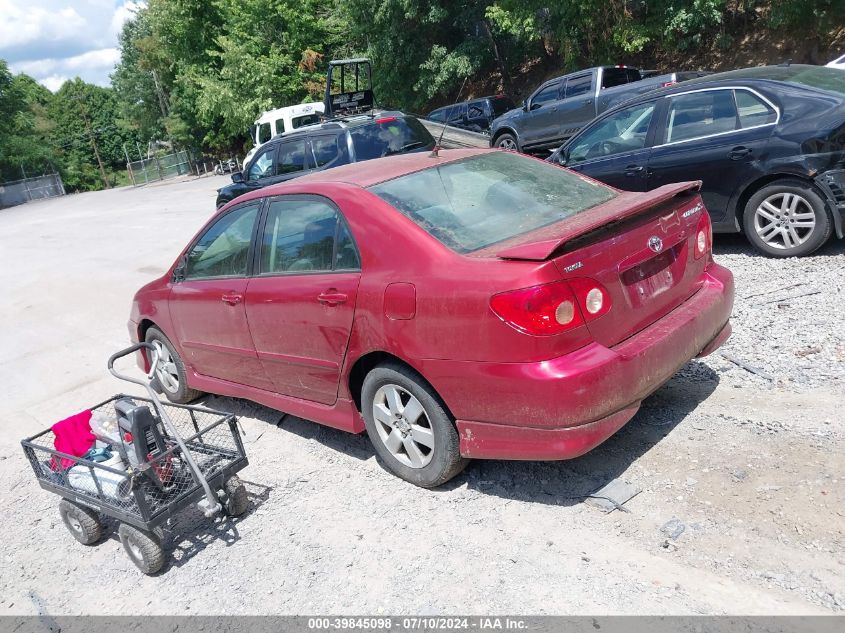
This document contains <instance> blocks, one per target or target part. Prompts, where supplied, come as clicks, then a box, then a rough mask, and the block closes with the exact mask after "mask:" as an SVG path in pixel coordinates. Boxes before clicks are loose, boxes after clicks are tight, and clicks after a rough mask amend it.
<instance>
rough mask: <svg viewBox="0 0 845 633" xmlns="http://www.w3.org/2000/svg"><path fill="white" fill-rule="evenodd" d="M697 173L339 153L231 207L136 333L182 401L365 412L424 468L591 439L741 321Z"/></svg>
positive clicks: (135, 314)
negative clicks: (734, 314) (658, 177)
mask: <svg viewBox="0 0 845 633" xmlns="http://www.w3.org/2000/svg"><path fill="white" fill-rule="evenodd" d="M698 188H699V183H680V184H675V185H667V186H665V187H662V188H660V189H656V190H654V191H650V192H648V193H625V192H621V191H618V190H615V189H612V188H610V187H607V186H605V185H603V184H601V183H599V182H596V181H594V180H591V179H589V178H586V177H583V176H581V175H578V174H575V173H573V172H570V171H568V170H566V169H563V168H561V167H558V166H555V165H552V164H549V163H544V162H542V161H540V160H537V159H534V158H529V157H526V156H522V155H519V154H515V153H511V152H504V151H497V150H451V151H442V152H440V155H439V156H436V155H433V154H431V155H430V154H409V155H405V156H396V157H391V158H385V159H380V160H373V161H369V162H365V163H356V164H353V165H348V166H344V167H338V168H336V169H332V170H329V171H326V172H321V173H319V174H315V175H313V176H306V177H304V178H300V179H298V180H295V181H293V182H290V183H286V184H283V185H278V186H275V187H269V188H267V189H262V190H260V191H257V192H254V193H252V194H248V195H246V196H242V197H240V198H237V199H236V200H234V201H233V202H231V203H229V204H227V205H226V206H225V207H223V208H222V209H221V210H220V211H219V212H218V213H217V214H216V215H215V216H214V217H213V218H212V219H211V220H210V221H209V222H208V223H207V224H206V226H205V227H203V229H202V230H201V231H200V232H199V233H198V234H197V236H196V237H195V238H194V239H193V240H191V242H190V244H188V246H187V247H186V248H185V250H184V251H183V252H182V254H181V255H180V256H179V258H178V259H177V260H176V262H175V263H174V264H173V266H172V267H171V269H170V270H169V271H168V272H167V274H165V275H164V276H163V277H162V278H160V279H157V280H156V281H154V282H152V283H150V284H147V285H146V286H144V287H143V288H141V290H139V291H138V293H137V295H136V296H135V301H134V305H133V307H132V315H131V319H130V322H129V331H130V334H131V336H132V338H133V339H134V340H136V341H138V340H146V341H148V342H150V343H152V344H153V345H154V346H155V347H156V348H157V349H158V351H159V353H160V357H161V358H162V359H163V362H162V363H160V368H159V370H158V372H157V374H156V382H157V383H158V385H157V387H158V388H159V389H160V390H161V391H163V392H164V394H165V395H166V396H167V397H168V398H169V399H170V400H172V401H174V402H187V401H189V400H191V399H193V398H195V397H197V396H198V395H199V393H200V392H210V393H215V394H221V395H227V396H234V397H239V398H247V399H249V400H253V401H255V402H259V403H261V404H264V405H266V406H269V407H272V408H274V409H278V410H281V411H285V412H287V413H290V414H293V415H297V416H301V417H303V418H307V419H309V420H314V421H315V422H319V423H321V424H326V425H329V426H332V427H336V428H338V429H343V430H345V431H350V432H353V433H360V432H363V431H364V430H366V431H367V433H368V434H369V437H370V439H371V440H372V442H373V445H374V446H375V449H376V451H377V452H378V455H379V456H380V457H381V459H382V462H383V463H384V465H385V466H386V467H387V468H388V469H390V470H391V471H392V472H394V473H395V474H397V475H398V476H399V477H402V478H403V479H406V480H407V481H410V482H412V483H414V484H417V485H420V486H426V487H432V486H437V485H439V484H442V483H444V482H445V481H447V480H449V479H450V478H451V477H453V476H455V475H456V474H457V473H458V472H460V471H461V469H463V468H464V466H465V465H466V462H467V458H495V459H531V460H556V459H568V458H572V457H577V456H578V455H581V454H583V453H585V452H587V451H589V450H590V449H592V448H593V447H595V446H597V445H598V444H600V443H601V442H603V441H604V440H605V439H607V438H608V437H609V436H610V435H612V434H613V433H614V432H616V431H617V430H618V429H619V428H620V427H621V426H622V425H623V424H625V423H626V422H627V421H628V420H630V419H631V417H632V416H633V415H634V414H635V413H636V411H637V409H638V408H639V407H640V403H641V401H642V400H643V398H645V397H646V396H648V395H649V394H650V393H652V392H653V391H654V390H656V389H657V388H658V387H660V385H662V384H663V383H664V382H666V381H667V380H668V379H669V378H670V377H671V376H672V375H673V374H674V373H675V372H676V371H677V370H678V369H679V368H680V367H681V366H682V365H683V364H684V363H686V362H687V361H689V360H690V359H692V358H694V357H696V356H703V355H705V354H708V353H710V352H712V351H713V350H714V349H716V348H717V347H718V346H719V345H721V344H722V343H723V342H724V341H725V340H726V339H727V337H728V336H729V335H730V324H729V322H728V320H729V317H730V314H731V307H732V304H733V278H732V275H731V273H730V272H729V271H728V270H727V269H725V268H723V267H721V266H719V265H718V264H716V263H714V262H713V259H712V256H711V249H710V247H711V232H710V220H709V216H708V214H707V212H706V210H705V209H704V205H703V204H702V202H701V198H700V197H699V195H698V193H697V191H698ZM141 364H142V365H146V364H148V359H146V358H143V359H141Z"/></svg>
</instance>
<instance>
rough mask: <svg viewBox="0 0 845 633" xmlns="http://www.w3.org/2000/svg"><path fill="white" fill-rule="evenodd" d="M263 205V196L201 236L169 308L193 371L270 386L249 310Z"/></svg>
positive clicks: (228, 216) (171, 295) (175, 287)
mask: <svg viewBox="0 0 845 633" xmlns="http://www.w3.org/2000/svg"><path fill="white" fill-rule="evenodd" d="M260 209H261V201H260V200H259V201H251V202H247V203H244V204H241V205H238V206H236V207H233V208H232V209H231V210H229V211H227V212H226V214H224V215H223V216H221V217H220V218H219V219H218V220H217V221H216V222H214V223H213V224H212V225H211V226H210V227H209V228H208V229H207V230H206V231H205V232H204V233H203V234H202V235H201V236H200V237H199V239H198V240H197V241H196V243H195V244H194V245H193V247H192V248H191V249H190V250H189V251H188V254H187V258H186V268H185V276H184V279H183V280H181V281H177V282H175V283H174V284H173V286H172V288H171V291H170V298H169V300H168V306H169V308H170V315H171V318H172V321H173V327H174V329H175V332H176V338H177V340H178V342H179V345H180V346H181V347H182V351H183V356H184V359H185V362H186V363H188V364H189V365H190V366H191V367H192V368H193V369H194V371H196V372H197V373H199V374H202V375H204V376H211V377H213V378H219V379H221V380H226V381H229V382H234V383H239V384H242V385H248V386H251V387H258V388H262V389H267V388H269V387H270V386H271V385H270V382H269V381H268V380H267V378H266V375H265V373H264V369H263V367H262V366H261V363H260V362H259V361H258V356H257V355H256V353H255V348H254V347H253V343H252V337H251V336H250V331H249V326H248V324H247V318H246V311H245V309H244V305H245V302H244V295H245V292H246V288H247V282H248V274H249V267H250V266H249V264H250V261H251V259H252V252H253V249H252V240H253V236H254V233H255V228H256V225H257V222H258V216H259V211H260Z"/></svg>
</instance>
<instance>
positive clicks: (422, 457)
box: [373, 384, 434, 468]
mask: <svg viewBox="0 0 845 633" xmlns="http://www.w3.org/2000/svg"><path fill="white" fill-rule="evenodd" d="M373 419H374V420H375V423H376V429H377V430H378V436H379V439H380V440H381V441H382V443H383V444H384V446H385V448H387V450H388V451H389V452H390V454H391V455H393V457H395V458H396V460H397V461H399V462H400V463H401V464H403V465H405V466H409V467H410V468H424V467H425V466H427V465H428V464H429V462H431V458H432V457H433V456H434V430H433V429H432V428H431V421H430V420H429V418H428V414H427V413H426V412H425V409H424V408H423V406H422V403H420V401H419V400H418V399H417V398H416V397H415V396H414V395H413V394H411V393H410V392H409V391H407V390H406V389H403V388H402V387H400V386H399V385H394V384H387V385H384V386H383V387H381V388H379V390H378V391H376V395H375V398H373Z"/></svg>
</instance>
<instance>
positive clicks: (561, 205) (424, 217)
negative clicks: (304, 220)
mask: <svg viewBox="0 0 845 633" xmlns="http://www.w3.org/2000/svg"><path fill="white" fill-rule="evenodd" d="M370 191H371V192H372V193H374V194H375V195H377V196H379V197H380V198H382V199H383V200H385V201H387V202H388V203H389V204H391V205H393V206H394V207H395V208H396V209H398V210H399V211H400V212H401V213H403V214H404V215H406V216H408V217H409V218H410V219H411V220H413V221H414V222H416V224H418V225H419V226H420V227H422V228H423V229H425V230H426V231H427V232H428V233H429V234H431V235H432V236H433V237H435V238H436V239H438V240H439V241H440V242H442V243H443V244H445V245H446V246H448V247H449V248H451V249H452V250H454V251H456V252H458V253H468V252H471V251H475V250H478V249H480V248H484V247H485V246H489V245H490V244H495V243H496V242H501V241H502V240H506V239H508V238H511V237H515V236H517V235H521V234H523V233H527V232H529V231H533V230H535V229H538V228H540V227H543V226H546V225H549V224H553V223H555V222H559V221H561V220H564V219H566V218H568V217H571V216H573V215H577V214H578V213H581V212H582V211H584V210H585V209H589V208H591V207H594V206H596V205H598V204H601V203H603V202H607V201H608V200H610V199H612V198H614V197H616V193H615V192H614V191H613V190H612V189H610V188H609V187H607V186H605V185H602V184H600V183H597V182H594V181H590V180H587V179H585V178H582V177H580V176H578V175H576V174H573V173H571V172H568V171H566V170H564V169H561V168H559V167H555V166H554V165H551V164H549V163H544V162H541V161H537V160H535V159H532V158H527V157H525V156H521V155H519V154H512V153H509V152H491V153H487V154H481V155H478V156H473V157H471V158H466V159H464V160H459V161H455V162H452V163H446V164H445V165H441V166H439V167H431V168H429V169H425V170H423V171H418V172H415V173H412V174H408V175H407V176H402V177H400V178H396V179H395V180H389V181H387V182H383V183H380V184H378V185H374V186H373V187H370Z"/></svg>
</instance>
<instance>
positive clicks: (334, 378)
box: [246, 195, 361, 404]
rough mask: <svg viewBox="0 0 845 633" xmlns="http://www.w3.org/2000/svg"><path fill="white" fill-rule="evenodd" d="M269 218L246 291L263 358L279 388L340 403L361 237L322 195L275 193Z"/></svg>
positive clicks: (277, 389)
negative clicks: (356, 236)
mask: <svg viewBox="0 0 845 633" xmlns="http://www.w3.org/2000/svg"><path fill="white" fill-rule="evenodd" d="M263 225H264V226H263V230H262V232H261V239H260V253H259V256H258V261H259V268H258V270H257V274H256V275H255V277H253V278H252V279H251V280H250V282H249V285H248V287H247V293H246V314H247V318H248V320H249V327H250V330H251V332H252V338H253V341H254V342H255V349H256V352H257V354H258V358H259V359H260V360H261V363H262V365H263V367H264V370H265V372H266V374H267V376H268V377H269V378H270V380H271V381H272V383H273V388H274V390H275V391H276V392H278V393H281V394H285V395H288V396H294V397H297V398H303V399H305V400H311V401H313V402H320V403H323V404H333V403H334V402H335V401H336V400H337V390H338V383H339V380H340V370H341V367H342V366H343V360H344V357H345V356H346V348H347V345H348V343H349V335H350V332H351V330H352V320H353V316H354V313H355V300H356V297H357V293H358V282H359V280H360V277H361V272H360V268H361V266H360V260H359V257H358V251H357V249H356V248H355V243H354V241H353V239H352V237H351V235H350V233H349V230H348V228H347V226H346V223H345V222H344V221H343V218H342V216H341V215H340V212H339V211H338V209H337V208H336V207H335V206H334V204H332V203H331V202H330V201H329V200H328V199H326V198H323V197H319V196H300V195H289V196H279V197H277V198H273V199H271V200H270V203H269V207H268V210H267V216H266V219H265V220H264V223H263Z"/></svg>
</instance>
